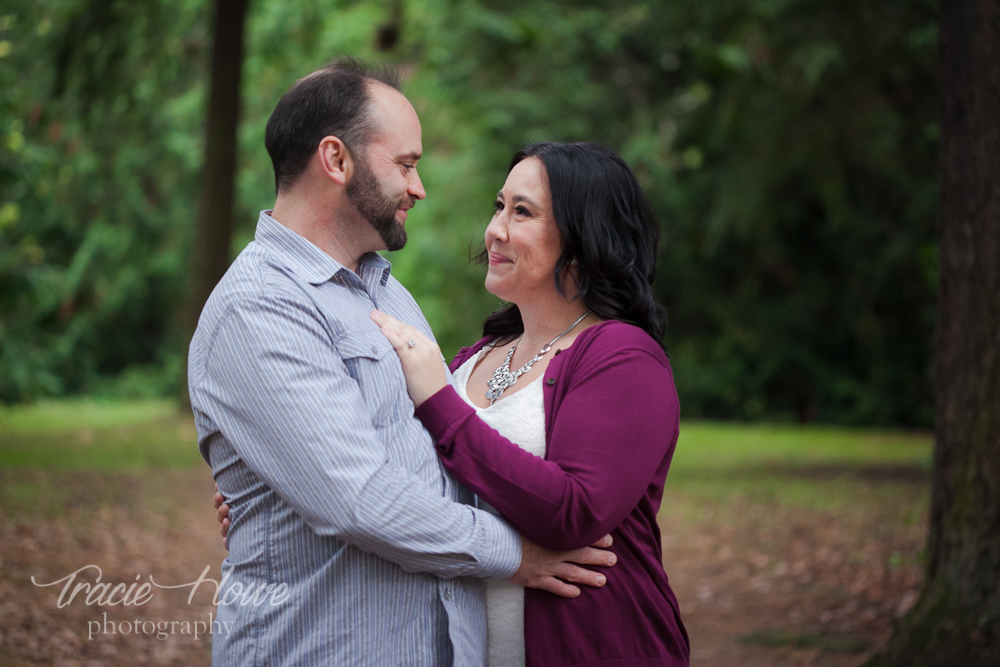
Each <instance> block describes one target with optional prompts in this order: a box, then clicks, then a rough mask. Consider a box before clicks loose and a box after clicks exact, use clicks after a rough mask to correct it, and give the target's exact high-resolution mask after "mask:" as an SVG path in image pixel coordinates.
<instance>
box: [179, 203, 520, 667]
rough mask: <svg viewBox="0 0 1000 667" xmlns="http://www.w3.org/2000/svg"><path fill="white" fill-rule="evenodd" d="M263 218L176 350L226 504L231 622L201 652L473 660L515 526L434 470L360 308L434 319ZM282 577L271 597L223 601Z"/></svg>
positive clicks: (512, 551) (316, 660)
mask: <svg viewBox="0 0 1000 667" xmlns="http://www.w3.org/2000/svg"><path fill="white" fill-rule="evenodd" d="M269 213H270V212H269V211H266V212H262V213H261V215H260V219H259V221H258V224H257V232H256V236H255V240H254V241H253V242H252V243H250V245H249V246H247V248H246V249H245V250H244V251H243V252H242V253H241V254H240V255H239V257H238V258H237V259H236V261H235V262H234V263H233V265H232V266H231V267H230V269H229V271H228V272H227V273H226V275H225V277H224V278H223V279H222V280H221V281H220V283H219V285H218V287H216V289H215V291H214V292H213V293H212V296H211V298H210V299H209V300H208V303H207V304H206V306H205V309H204V311H203V312H202V315H201V319H200V321H199V324H198V330H197V332H196V333H195V336H194V339H193V340H192V342H191V350H190V357H189V385H190V395H191V404H192V407H193V409H194V415H195V423H196V425H197V428H198V441H199V446H200V448H201V453H202V455H203V456H204V457H205V460H206V461H208V462H209V464H210V465H211V466H212V471H213V474H214V476H215V479H216V481H217V483H218V485H219V490H220V491H222V493H223V494H224V495H225V496H226V497H227V498H228V502H229V504H230V505H231V508H232V509H231V510H230V520H231V527H230V532H229V544H228V546H229V557H228V558H227V559H226V560H225V561H224V563H223V579H224V584H223V586H222V589H221V594H220V600H221V601H222V602H225V601H226V600H227V598H228V599H229V600H230V601H232V604H220V606H219V610H218V620H219V621H220V622H222V625H220V628H223V629H224V628H225V627H226V626H225V623H233V624H234V625H232V626H229V627H231V628H232V631H231V632H222V633H216V634H214V635H213V638H212V644H213V651H212V653H213V664H214V665H217V666H220V665H239V666H241V667H244V666H247V665H268V666H274V665H297V666H303V665H440V664H451V663H454V664H456V665H478V664H483V663H484V662H485V644H486V618H485V608H484V595H483V590H484V587H483V584H482V581H481V578H493V577H496V578H505V577H509V576H511V575H512V574H513V573H514V572H515V571H516V570H517V567H518V565H519V563H520V559H521V551H520V538H519V537H518V536H517V534H516V533H515V532H514V531H513V530H512V529H511V528H510V527H509V526H507V525H506V524H505V523H503V522H502V521H501V520H499V519H498V518H496V517H494V516H492V515H490V514H489V513H487V512H484V511H480V510H477V509H474V508H473V507H472V506H471V503H472V495H471V494H470V493H469V492H468V491H467V490H465V489H464V488H463V487H462V486H461V485H459V484H458V483H457V482H455V481H454V480H453V479H451V478H450V477H449V476H448V474H447V473H446V472H445V471H444V469H443V468H442V466H441V464H440V462H439V461H438V459H437V456H436V454H435V452H434V448H433V442H432V440H431V437H430V436H429V435H428V433H427V431H425V430H424V428H423V426H422V425H421V424H420V422H419V420H417V419H416V418H415V417H414V415H413V404H412V403H411V401H410V399H409V397H408V396H407V393H406V385H405V381H404V378H403V374H402V370H401V368H400V365H399V360H398V359H397V357H396V354H395V352H394V351H393V349H392V347H391V346H390V345H389V343H388V341H386V340H385V338H384V337H383V336H382V334H381V333H380V332H379V330H378V328H377V327H376V325H375V324H373V323H372V321H371V320H370V319H369V313H370V312H371V310H372V309H373V308H378V309H379V310H382V311H383V312H386V313H388V314H390V315H392V316H393V317H396V318H397V319H399V320H402V321H404V322H408V323H410V324H412V325H414V326H416V327H418V328H419V329H421V330H422V331H424V333H426V334H427V335H428V336H430V335H431V331H430V327H429V326H428V325H427V322H426V320H425V319H424V317H423V314H422V313H421V312H420V309H419V308H418V307H417V304H416V302H415V301H414V300H413V298H412V297H411V296H410V294H409V293H408V292H407V291H406V289H404V288H403V286H402V285H400V283H399V282H398V281H397V280H396V279H395V278H393V277H392V276H391V275H390V273H389V268H390V267H389V262H387V261H386V260H385V259H384V258H382V257H380V256H379V255H377V254H376V253H369V254H367V255H365V256H363V257H362V258H361V261H360V263H359V266H358V269H357V273H355V272H353V271H351V270H349V269H347V268H346V267H344V266H343V265H341V264H339V263H338V262H337V261H335V260H334V259H333V258H331V257H330V256H329V255H327V254H326V253H324V252H323V251H321V250H320V249H319V248H318V247H316V246H315V245H313V244H312V243H310V242H309V241H307V240H306V239H304V238H302V237H301V236H299V235H297V234H295V233H294V232H292V231H291V230H289V229H288V228H286V227H284V226H283V225H281V224H280V223H278V222H277V221H275V220H274V219H272V218H271V217H270V215H269ZM282 583H284V584H286V585H287V586H288V589H287V599H286V600H285V601H284V602H282V603H280V604H276V605H274V604H271V602H272V601H274V599H276V598H274V597H273V596H272V597H271V598H266V599H265V600H264V601H263V602H261V600H260V598H258V599H257V600H256V601H251V600H250V597H249V596H248V595H243V596H237V595H236V593H238V592H240V591H247V590H259V589H260V587H261V586H267V585H271V584H275V585H279V584H282ZM255 602H256V603H255Z"/></svg>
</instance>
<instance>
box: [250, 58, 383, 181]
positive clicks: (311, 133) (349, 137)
mask: <svg viewBox="0 0 1000 667" xmlns="http://www.w3.org/2000/svg"><path fill="white" fill-rule="evenodd" d="M372 81H378V82H380V83H384V84H385V85H387V86H390V87H392V88H394V89H396V90H400V88H401V86H400V82H399V73H398V72H397V71H396V69H395V68H394V67H392V66H391V65H387V64H385V63H381V62H377V63H376V62H365V61H363V60H359V59H357V58H349V57H345V58H340V59H338V60H335V61H334V62H332V63H330V64H329V65H326V66H325V67H323V68H322V69H319V70H317V71H315V72H313V73H312V74H310V75H309V76H306V77H304V78H302V79H299V80H298V81H296V82H295V85H294V86H292V87H291V88H290V89H289V90H288V92H286V93H285V94H284V95H282V97H281V99H280V100H279V101H278V105H277V106H276V107H274V111H273V112H272V113H271V117H270V118H269V119H268V121H267V128H266V129H265V131H264V145H265V146H266V147H267V152H268V154H269V155H270V156H271V164H272V165H273V167H274V189H275V192H280V191H281V189H282V188H283V187H284V188H287V187H288V186H290V185H291V184H292V183H294V182H295V180H296V179H297V178H298V176H299V174H301V173H302V172H303V171H304V170H305V168H306V165H307V164H308V163H309V160H310V158H312V156H313V154H314V153H315V152H316V148H317V147H318V146H319V142H320V141H322V140H323V138H324V137H329V136H335V137H338V138H339V139H340V140H341V141H342V142H344V145H345V146H347V148H348V150H351V151H353V152H355V153H356V154H358V155H359V157H360V156H363V155H364V153H365V152H366V145H367V143H368V141H369V140H370V138H371V132H372V130H373V129H374V124H373V122H372V119H371V112H370V98H371V95H370V94H369V91H368V84H369V83H370V82H372Z"/></svg>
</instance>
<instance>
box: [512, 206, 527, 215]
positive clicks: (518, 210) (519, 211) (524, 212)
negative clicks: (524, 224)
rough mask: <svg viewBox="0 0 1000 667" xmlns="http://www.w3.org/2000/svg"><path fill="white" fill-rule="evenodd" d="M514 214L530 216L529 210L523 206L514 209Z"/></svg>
mask: <svg viewBox="0 0 1000 667" xmlns="http://www.w3.org/2000/svg"><path fill="white" fill-rule="evenodd" d="M514 212H515V213H517V214H518V215H528V209H526V208H524V207H523V206H518V207H517V208H515V209H514Z"/></svg>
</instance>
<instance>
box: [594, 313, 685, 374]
mask: <svg viewBox="0 0 1000 667" xmlns="http://www.w3.org/2000/svg"><path fill="white" fill-rule="evenodd" d="M581 339H583V340H582V341H581ZM576 342H583V343H584V344H583V345H581V352H582V353H587V354H595V353H614V352H620V351H622V350H637V351H643V352H646V353H648V354H650V355H651V356H653V357H654V358H656V359H657V360H659V361H660V362H661V363H664V364H667V363H668V362H667V355H666V354H665V353H664V351H663V348H662V347H660V344H659V343H658V342H657V341H656V340H655V339H654V338H653V337H652V336H650V335H649V334H648V333H647V332H646V331H645V330H644V329H642V328H641V327H637V326H636V325H634V324H629V323H628V322H622V321H621V320H605V321H604V322H601V323H600V324H595V325H594V326H592V327H589V328H587V329H585V330H584V331H583V332H582V333H581V334H580V335H579V336H578V337H577V339H576Z"/></svg>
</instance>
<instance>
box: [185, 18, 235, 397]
mask: <svg viewBox="0 0 1000 667" xmlns="http://www.w3.org/2000/svg"><path fill="white" fill-rule="evenodd" d="M246 14H247V0H216V2H215V14H214V18H213V21H212V33H213V46H212V65H211V68H210V70H211V81H210V84H209V95H208V113H207V122H206V124H205V135H206V136H205V159H204V161H203V163H202V170H201V172H202V177H201V198H200V203H199V207H198V217H197V221H196V224H195V230H194V239H193V242H192V244H191V256H192V261H191V268H192V272H191V279H190V282H189V284H188V296H187V302H186V304H185V310H186V312H185V313H184V325H185V326H184V330H185V334H186V335H185V339H187V338H189V337H190V335H192V334H193V333H194V330H195V327H196V326H197V324H198V316H199V315H200V314H201V309H202V308H203V307H204V305H205V301H207V300H208V296H209V295H210V294H211V293H212V290H213V289H214V288H215V285H216V283H218V282H219V279H220V278H222V276H223V274H224V273H225V272H226V269H228V268H229V263H230V260H231V252H232V247H231V246H232V237H233V204H234V193H235V190H236V145H237V130H238V128H239V122H240V82H241V73H242V69H243V35H244V32H245V30H244V26H245V24H246ZM185 358H186V355H185ZM181 392H182V394H183V395H185V396H186V395H187V387H186V386H182V387H181Z"/></svg>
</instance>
